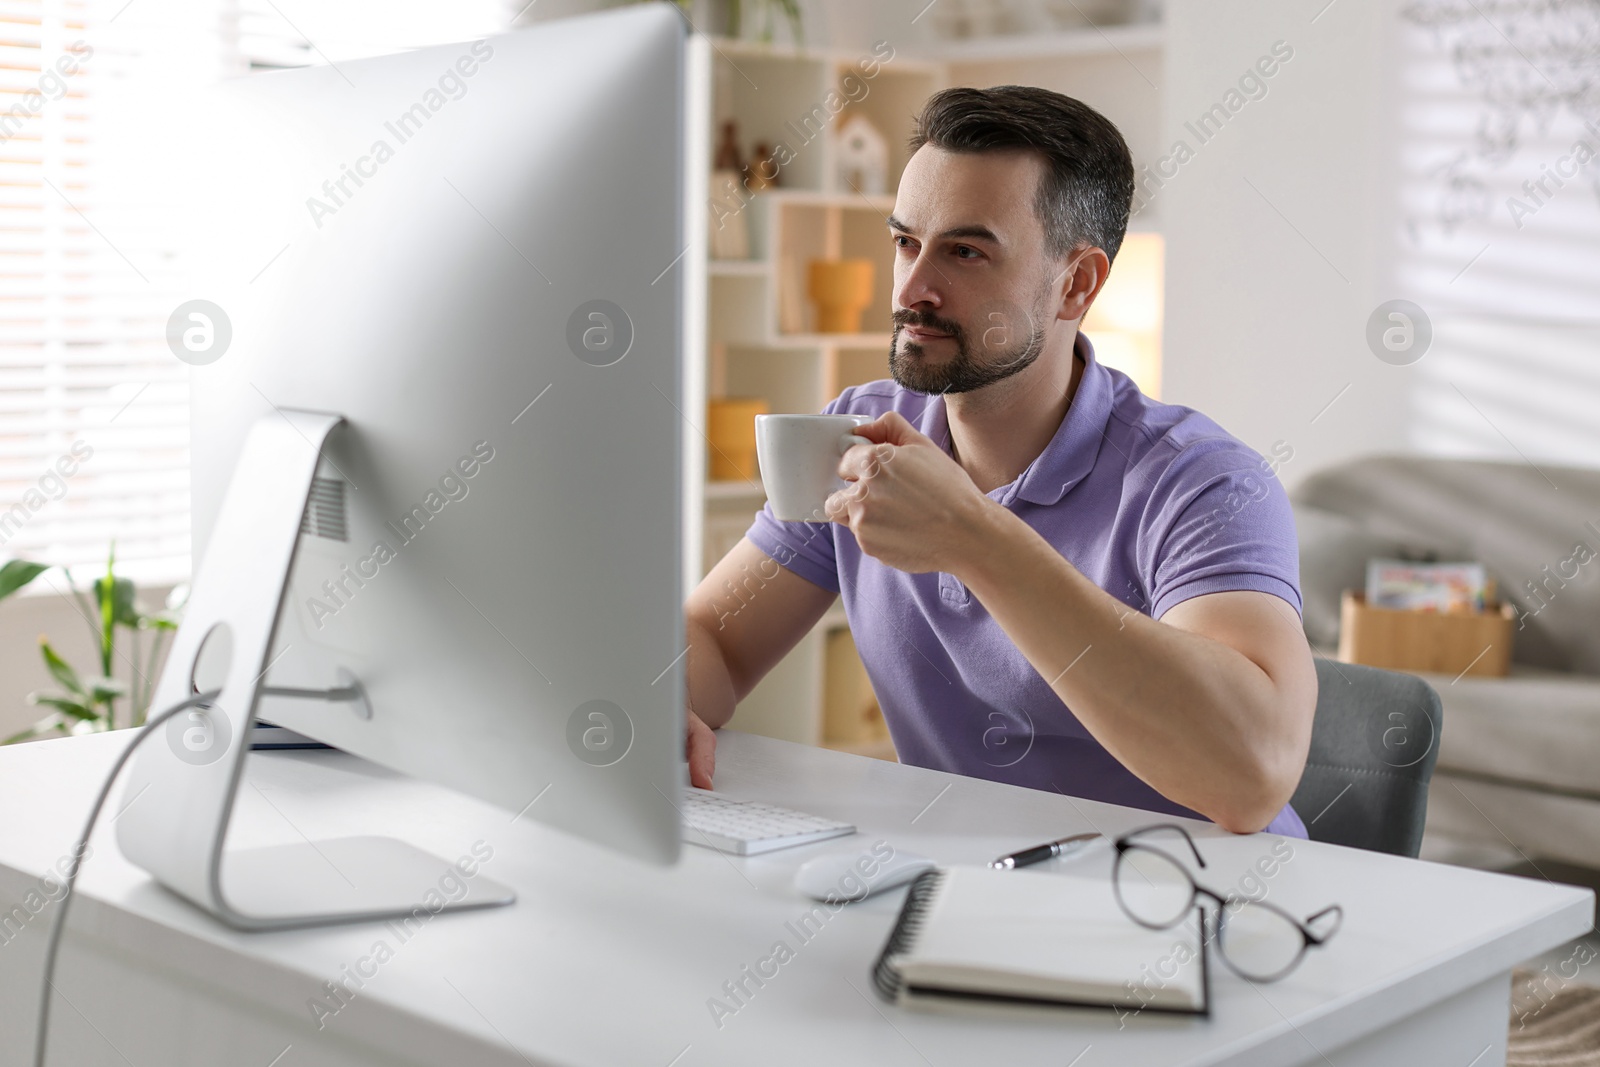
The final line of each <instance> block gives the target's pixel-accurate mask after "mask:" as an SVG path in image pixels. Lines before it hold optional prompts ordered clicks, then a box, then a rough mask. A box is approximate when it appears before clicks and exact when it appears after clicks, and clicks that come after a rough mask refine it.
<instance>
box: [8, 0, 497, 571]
mask: <svg viewBox="0 0 1600 1067" xmlns="http://www.w3.org/2000/svg"><path fill="white" fill-rule="evenodd" d="M430 9H431V10H430ZM508 14H509V13H508V12H506V11H503V10H501V9H500V7H499V6H497V5H496V4H495V3H494V2H493V0H472V2H468V3H461V4H456V3H452V4H440V3H437V2H429V3H427V4H422V3H417V2H400V3H396V2H393V0H390V2H387V3H382V4H380V3H376V2H375V0H342V2H335V0H316V2H311V0H296V2H291V0H274V2H271V3H268V2H267V0H162V2H161V3H148V2H142V0H132V2H130V0H0V559H3V558H6V557H10V556H19V555H20V556H25V557H27V558H30V559H37V560H40V561H44V562H51V563H60V564H67V565H71V566H74V567H81V568H83V571H84V573H85V574H91V573H94V571H95V568H97V567H100V566H103V565H104V560H105V555H106V550H107V547H108V545H109V544H110V543H111V541H112V540H113V539H115V541H116V549H117V557H118V559H119V561H121V562H122V563H123V564H124V565H125V569H126V571H127V573H129V574H130V575H131V576H133V577H135V578H136V579H140V580H143V581H150V582H159V581H172V580H181V579H183V578H186V577H187V576H188V574H189V570H190V561H189V549H190V546H189V473H188V471H189V446H188V442H189V428H188V421H189V416H188V400H189V389H188V373H189V368H188V367H187V365H185V364H183V363H182V362H180V361H179V360H177V359H175V358H174V357H173V355H172V353H171V352H170V351H169V349H168V348H167V344H166V330H167V319H168V317H169V316H170V315H171V313H172V311H173V310H174V309H175V308H176V307H177V305H178V304H179V303H181V302H183V301H184V300H186V299H188V298H190V297H193V296H195V295H198V294H194V293H189V292H185V291H184V288H183V282H182V280H181V279H180V278H179V277H178V276H177V275H176V274H175V272H174V270H173V269H172V264H173V262H174V261H175V256H174V253H173V249H172V248H171V247H169V246H168V244H167V243H166V241H167V235H168V234H170V233H172V232H174V230H173V228H171V227H169V226H167V225H166V221H167V220H166V219H165V218H164V216H163V214H162V211H161V210H160V209H158V208H156V207H154V206H153V205H156V204H160V203H161V202H162V201H163V198H162V197H160V196H157V195H152V193H153V188H152V185H151V184H150V183H159V182H160V181H161V179H162V175H161V173H160V171H159V168H152V167H150V166H141V165H134V164H133V163H131V162H130V161H131V160H134V159H137V158H139V149H140V148H141V145H140V144H139V143H138V141H139V138H140V136H141V134H140V132H139V131H141V130H148V129H149V128H150V126H149V124H150V122H151V121H152V118H154V120H156V121H159V120H160V119H161V117H162V116H163V115H164V114H165V113H166V112H167V111H169V110H170V108H169V106H168V105H170V103H171V102H172V101H173V100H174V99H178V98H179V94H185V93H192V92H195V91H197V90H199V89H201V88H202V87H203V86H204V85H206V84H207V83H209V82H212V81H214V80H216V79H217V78H219V77H223V76H227V75H232V74H242V73H244V72H246V71H249V70H253V69H256V70H259V69H267V68H274V67H284V66H299V65H304V64H306V63H311V62H329V61H331V62H334V63H338V62H341V61H342V60H344V59H348V58H350V57H352V56H356V55H362V54H372V53H375V52H382V51H393V50H396V49H397V48H400V47H403V46H406V45H414V44H418V43H432V42H435V41H444V40H455V39H461V38H465V37H470V36H476V35H481V34H484V33H488V32H492V31H493V30H495V29H497V28H499V27H500V26H501V25H503V23H504V22H505V20H506V18H507V17H508ZM196 135H197V136H203V131H197V134H196Z"/></svg>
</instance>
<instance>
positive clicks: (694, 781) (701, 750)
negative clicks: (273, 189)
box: [684, 711, 717, 789]
mask: <svg viewBox="0 0 1600 1067" xmlns="http://www.w3.org/2000/svg"><path fill="white" fill-rule="evenodd" d="M686 715H687V719H686V720H685V722H684V747H685V749H686V750H687V751H686V755H687V756H688V757H689V784H690V785H692V786H694V787H695V788H696V789H710V788H711V772H712V771H713V770H715V769H716V765H717V735H716V732H715V731H713V730H712V729H711V727H709V726H707V725H706V724H705V723H703V722H701V721H700V716H698V715H696V714H695V713H694V712H692V711H689V712H686Z"/></svg>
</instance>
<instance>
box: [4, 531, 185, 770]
mask: <svg viewBox="0 0 1600 1067" xmlns="http://www.w3.org/2000/svg"><path fill="white" fill-rule="evenodd" d="M116 559H117V552H116V545H114V544H113V545H112V546H111V551H110V553H109V554H108V556H107V558H106V571H105V574H103V575H102V576H101V577H99V578H96V579H95V581H94V583H93V585H92V587H91V589H90V592H89V594H85V593H84V592H83V591H82V590H81V589H79V588H78V586H77V584H76V583H75V582H74V581H73V579H72V574H71V572H70V571H69V570H68V569H67V568H65V567H58V568H55V569H57V570H59V571H60V572H61V574H62V576H63V577H64V578H65V579H66V581H67V588H68V589H70V590H71V592H72V597H73V599H74V600H75V601H76V602H77V605H78V608H79V611H80V613H81V614H82V615H83V618H84V621H85V623H86V624H87V625H88V626H89V631H90V637H91V640H92V642H93V644H94V647H95V651H96V658H97V661H98V662H97V663H96V664H95V666H96V667H97V668H98V673H93V674H84V673H82V672H80V671H78V670H77V669H76V668H74V667H73V666H72V665H71V664H70V663H68V662H67V661H66V660H65V659H64V658H63V657H62V656H61V655H60V653H58V652H57V651H56V650H55V648H54V647H53V646H52V645H51V644H50V640H49V638H47V637H45V636H44V635H40V637H39V655H40V656H41V657H42V658H43V659H44V664H45V667H46V669H47V670H49V672H50V676H51V677H52V678H53V679H55V681H56V684H57V685H58V686H59V687H60V688H59V689H57V690H52V691H45V692H35V693H30V694H28V703H30V704H35V705H38V706H39V707H43V708H47V709H49V710H48V713H47V714H46V715H45V716H44V717H43V718H41V719H40V720H39V721H38V722H35V723H34V724H33V725H32V726H30V727H28V728H27V729H26V730H23V731H21V732H20V733H16V734H13V735H12V736H10V737H7V738H4V739H3V740H0V744H8V745H9V744H12V743H14V742H17V741H30V740H33V739H35V738H39V737H48V736H52V735H67V734H80V733H94V732H98V731H101V730H114V729H116V728H117V727H119V726H142V725H143V724H144V721H145V715H146V714H147V713H148V712H149V710H150V701H151V699H152V697H153V696H154V695H155V681H156V667H157V665H159V664H160V662H161V653H162V652H163V651H164V650H165V648H166V645H167V642H168V640H169V639H170V637H171V635H172V631H174V630H176V629H177V628H178V617H177V613H176V608H177V607H178V606H179V602H178V600H177V599H175V598H171V599H169V604H168V607H167V609H166V610H163V611H159V612H154V613H148V612H145V611H141V610H140V608H139V606H138V600H137V590H136V589H135V587H134V583H133V580H132V579H131V578H125V577H122V576H119V575H118V574H117V573H116ZM52 566H53V565H52V564H48V563H36V562H33V561H31V560H20V559H14V560H11V561H9V562H7V563H6V564H5V565H4V566H0V600H4V599H5V598H6V597H8V596H10V595H12V594H13V593H16V592H18V591H19V590H21V589H23V588H25V587H27V586H28V585H29V584H30V583H32V582H33V581H34V579H36V578H38V577H39V576H40V575H42V574H44V573H45V572H46V571H48V570H51V569H52ZM91 597H92V599H91ZM122 631H126V632H127V633H128V635H129V639H128V640H129V646H130V653H129V654H126V655H124V656H123V657H122V658H123V659H124V660H126V662H127V672H126V673H127V679H126V680H123V679H122V678H118V677H117V673H116V666H117V662H118V635H119V633H120V632H122ZM146 644H148V647H144V646H146ZM124 697H126V698H127V700H128V713H127V715H126V716H125V717H124V718H125V721H119V716H118V702H119V701H121V700H122V699H123V698H124Z"/></svg>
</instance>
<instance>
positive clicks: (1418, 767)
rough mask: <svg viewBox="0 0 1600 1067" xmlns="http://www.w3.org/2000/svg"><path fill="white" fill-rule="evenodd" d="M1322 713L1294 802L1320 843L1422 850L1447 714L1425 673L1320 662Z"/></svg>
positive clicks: (1406, 852)
mask: <svg viewBox="0 0 1600 1067" xmlns="http://www.w3.org/2000/svg"><path fill="white" fill-rule="evenodd" d="M1317 683H1318V685H1319V687H1320V689H1319V691H1318V694H1317V712H1316V719H1315V722H1314V723H1313V725H1312V729H1311V752H1310V754H1309V755H1308V756H1307V758H1306V770H1305V775H1304V776H1303V777H1302V778H1301V779H1300V785H1299V786H1298V787H1296V789H1295V791H1294V797H1293V799H1292V801H1291V803H1292V804H1293V805H1294V810H1295V811H1296V812H1298V813H1299V815H1300V818H1301V819H1302V820H1304V822H1305V824H1306V830H1307V832H1308V833H1309V834H1310V835H1311V839H1312V840H1313V841H1330V842H1332V843H1334V844H1337V845H1351V846H1353V847H1355V848H1365V849H1371V850H1372V851H1375V852H1392V853H1394V854H1396V855H1400V856H1415V855H1416V854H1417V850H1418V849H1419V848H1421V846H1422V823H1423V819H1424V817H1425V816H1426V815H1427V812H1428V781H1429V779H1431V778H1432V777H1433V765H1434V763H1435V762H1436V761H1437V760H1438V758H1439V734H1440V730H1441V729H1442V728H1443V726H1444V714H1443V710H1442V708H1441V706H1440V703H1439V694H1438V693H1435V692H1434V691H1433V687H1432V686H1430V685H1429V684H1428V683H1427V682H1424V681H1423V680H1422V679H1421V678H1417V677H1415V676H1413V675H1410V674H1401V673H1399V672H1397V671H1384V670H1379V669H1377V668H1376V667H1361V666H1358V665H1356V664H1353V663H1336V662H1334V661H1333V660H1328V659H1320V658H1319V659H1318V660H1317Z"/></svg>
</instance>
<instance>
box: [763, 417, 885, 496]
mask: <svg viewBox="0 0 1600 1067" xmlns="http://www.w3.org/2000/svg"><path fill="white" fill-rule="evenodd" d="M871 421H872V417H871V416H870V415H757V416H756V461H757V462H758V463H759V464H760V465H761V482H762V484H763V485H764V486H766V489H767V500H768V502H769V503H771V504H772V513H773V514H774V515H776V516H777V517H778V518H780V519H782V520H784V521H785V522H827V521H828V516H827V515H826V514H824V513H823V510H822V508H823V505H824V504H825V503H827V500H828V497H829V496H830V495H831V494H833V493H834V492H835V491H836V490H839V489H844V488H846V487H848V486H849V484H850V483H849V482H847V481H845V480H844V479H843V478H840V477H839V457H840V456H842V455H844V454H845V453H846V452H848V451H849V450H850V447H851V446H852V445H870V444H872V442H871V441H869V440H867V439H866V438H865V437H862V436H860V435H859V434H853V433H851V432H850V430H851V429H852V428H853V427H856V426H860V425H861V424H862V423H866V422H871Z"/></svg>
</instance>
